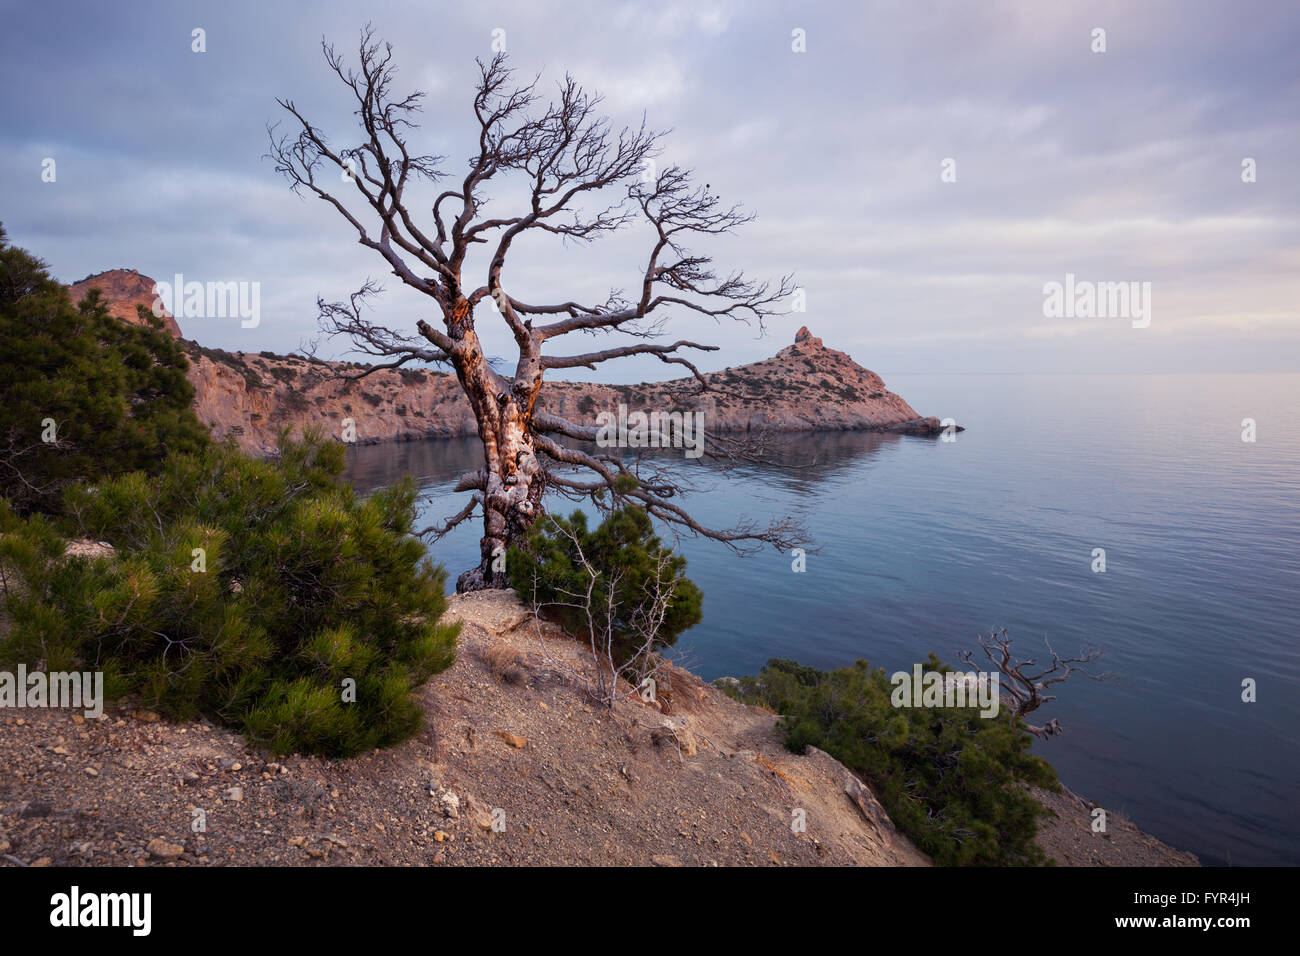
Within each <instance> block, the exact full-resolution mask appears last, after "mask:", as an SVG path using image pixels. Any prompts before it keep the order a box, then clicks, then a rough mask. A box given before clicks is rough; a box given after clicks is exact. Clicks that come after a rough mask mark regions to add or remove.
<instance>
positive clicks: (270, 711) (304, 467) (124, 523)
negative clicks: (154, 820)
mask: <svg viewBox="0 0 1300 956" xmlns="http://www.w3.org/2000/svg"><path fill="white" fill-rule="evenodd" d="M342 468H343V449H342V446H341V445H338V444H337V443H334V442H330V441H328V440H325V439H323V438H322V437H321V436H319V435H316V434H313V435H309V436H307V438H306V439H305V440H304V441H301V442H289V441H288V440H287V439H282V441H281V445H280V455H279V457H278V459H276V460H273V461H263V460H258V459H253V458H250V457H248V456H245V455H243V454H241V453H240V452H238V451H237V450H235V449H234V448H233V447H231V446H228V445H220V446H216V445H214V446H211V447H209V448H207V449H206V450H205V451H203V452H201V453H199V454H194V455H177V456H172V457H169V458H168V459H167V460H166V461H165V462H164V464H163V467H162V470H161V473H160V474H158V475H156V476H147V475H145V474H144V473H141V472H132V473H129V474H125V475H120V476H117V477H114V478H109V479H106V480H103V481H100V482H99V483H97V484H96V485H95V486H93V487H92V486H87V485H72V486H70V487H68V488H66V489H65V491H64V498H63V508H64V517H63V518H62V519H60V520H61V522H62V527H61V528H59V527H56V524H55V522H53V521H51V520H48V519H46V518H44V517H42V516H33V517H31V518H29V519H26V520H24V519H22V518H20V517H19V516H17V515H16V514H15V513H14V512H13V510H12V509H10V508H9V507H8V505H7V504H6V505H4V506H3V508H0V569H2V570H3V573H4V578H5V582H6V592H5V595H4V609H5V617H6V618H7V620H6V622H5V624H6V627H5V628H3V629H2V630H0V662H14V663H16V662H18V661H24V662H26V663H27V664H28V665H29V666H31V665H33V664H34V663H35V662H39V661H43V662H44V664H45V666H46V668H47V669H48V670H102V671H104V674H105V686H106V692H107V693H108V696H110V697H116V696H120V695H122V694H126V693H133V694H136V695H138V696H139V698H140V699H141V701H142V703H143V704H144V705H145V706H148V707H150V708H152V709H154V710H157V711H159V712H160V713H162V714H164V715H165V716H168V717H171V718H176V719H183V718H190V717H194V716H196V715H206V716H209V717H212V718H214V719H216V720H218V721H220V722H222V723H225V724H227V725H229V726H232V727H235V728H238V729H239V730H241V731H243V732H244V733H245V734H246V735H247V736H248V738H249V739H250V741H251V742H253V743H255V744H257V745H261V746H265V747H267V748H268V749H270V750H272V751H274V752H275V753H278V754H283V753H288V752H291V751H301V752H310V753H318V754H324V755H328V756H335V757H344V756H349V755H352V754H356V753H360V752H362V751H365V750H368V749H371V748H374V747H381V746H387V745H391V744H394V743H397V742H399V741H401V740H405V739H407V738H409V737H411V736H412V735H413V734H415V733H416V732H417V731H418V730H419V728H420V726H421V721H422V712H421V710H420V708H419V706H418V704H417V703H416V701H415V700H414V699H413V697H412V694H411V692H412V690H413V689H414V688H416V687H418V686H419V685H421V684H422V683H424V682H425V681H426V680H427V679H428V678H429V677H430V676H431V675H433V674H434V673H437V672H438V671H441V670H443V669H444V668H446V667H448V666H449V665H450V664H451V663H452V661H453V659H454V655H455V642H456V635H457V633H458V631H459V627H458V626H448V625H445V624H440V623H439V618H440V617H441V615H442V613H443V611H444V610H445V608H446V597H445V594H444V581H445V574H444V572H443V570H442V569H441V568H438V567H435V566H433V565H432V564H431V563H430V562H429V560H428V559H427V558H426V557H425V554H424V546H423V544H422V543H421V542H420V541H419V539H418V538H415V537H413V536H412V535H411V533H410V532H411V529H412V523H413V521H414V515H415V498H416V489H415V486H414V484H413V483H412V482H411V481H410V480H409V479H408V480H406V481H403V482H401V483H399V484H398V485H396V486H393V487H391V488H388V489H385V490H382V491H379V492H377V493H375V494H374V495H373V496H371V497H370V498H368V499H366V500H364V501H362V500H359V499H358V498H357V496H356V495H355V493H354V492H353V490H352V489H351V488H350V487H349V486H348V485H346V484H345V483H343V482H342V481H341V480H340V477H339V476H340V474H341V472H342ZM60 530H62V531H63V532H65V533H69V534H75V535H76V536H78V537H89V538H93V539H95V540H102V541H106V542H108V543H109V544H111V545H113V548H114V553H113V554H112V555H109V556H103V557H99V558H96V559H93V560H91V559H87V558H81V557H69V558H65V557H64V556H63V549H64V536H63V535H61V534H60V533H59V532H60ZM196 549H201V551H200V550H196Z"/></svg>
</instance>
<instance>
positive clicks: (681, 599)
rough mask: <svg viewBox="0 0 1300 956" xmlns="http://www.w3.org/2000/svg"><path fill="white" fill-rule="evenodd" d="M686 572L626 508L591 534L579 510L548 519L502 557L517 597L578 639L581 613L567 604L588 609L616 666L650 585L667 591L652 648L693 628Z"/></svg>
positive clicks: (696, 596)
mask: <svg viewBox="0 0 1300 956" xmlns="http://www.w3.org/2000/svg"><path fill="white" fill-rule="evenodd" d="M584 559H585V564H586V567H584ZM587 568H590V569H591V572H594V580H593V575H592V573H589V571H588V570H587ZM685 570H686V559H685V558H683V557H681V556H680V555H674V554H671V549H668V548H665V547H664V546H663V544H662V543H661V542H660V540H659V538H658V537H657V536H656V535H655V534H654V528H653V525H652V523H651V521H650V516H649V515H647V514H646V512H645V510H644V509H642V508H638V507H635V506H631V505H629V506H626V507H623V508H619V509H617V510H615V511H611V512H610V513H609V514H608V515H607V516H606V517H605V520H604V521H602V522H601V524H600V527H598V528H597V529H595V530H594V531H592V530H589V529H588V528H587V516H586V515H585V514H583V512H581V511H575V512H574V513H573V515H572V516H570V517H569V518H562V517H556V516H554V515H547V516H546V517H544V518H542V520H540V521H538V522H536V523H535V524H534V525H533V527H532V528H531V529H530V532H529V535H528V538H527V539H526V541H525V543H524V544H523V546H516V547H512V548H511V549H510V551H509V553H508V554H507V555H506V575H507V577H508V578H509V580H510V585H511V587H513V588H514V589H515V591H516V592H517V593H518V594H519V596H520V598H521V599H522V600H523V601H524V602H525V603H529V604H534V603H535V604H537V605H539V606H540V607H541V608H542V609H543V610H545V611H546V612H547V614H548V616H550V617H552V618H553V619H555V620H558V621H559V622H560V623H562V624H563V625H564V626H565V627H566V628H568V629H569V630H571V631H574V632H576V633H578V634H579V635H581V636H583V637H584V638H585V637H587V636H589V635H587V634H586V633H585V632H586V631H587V629H588V626H587V618H586V613H585V610H584V609H583V608H582V607H574V606H572V605H574V604H575V603H577V604H581V605H584V606H590V608H591V611H592V616H593V619H594V623H595V627H596V629H597V631H598V633H600V634H609V635H610V644H611V649H612V651H613V654H614V659H615V662H616V663H617V664H622V663H624V662H625V661H626V660H628V659H629V658H630V657H631V656H632V655H633V654H635V653H636V652H637V651H638V649H639V648H640V644H641V628H639V627H638V618H639V616H640V615H644V614H645V613H646V612H647V611H648V610H650V604H651V602H652V598H651V597H650V595H651V594H652V593H653V591H654V590H655V589H656V587H658V588H659V589H660V590H661V591H663V592H667V593H669V594H670V598H669V600H668V604H667V608H666V610H665V612H664V613H663V618H662V621H661V622H660V624H659V627H658V628H657V632H656V635H655V641H654V644H655V646H656V647H658V648H663V647H668V646H670V645H671V644H672V643H673V642H674V641H676V640H677V636H678V635H679V634H680V633H681V632H682V631H684V630H686V629H687V628H689V627H692V626H694V625H695V624H697V623H699V620H700V614H701V604H702V602H703V600H704V597H703V595H702V594H701V593H700V589H699V588H698V587H696V586H695V584H694V582H692V581H690V580H689V579H688V578H686V577H685V576H684V572H685ZM589 586H590V588H591V599H590V601H589V602H588V599H587V594H588V587H589Z"/></svg>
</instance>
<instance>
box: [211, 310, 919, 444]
mask: <svg viewBox="0 0 1300 956" xmlns="http://www.w3.org/2000/svg"><path fill="white" fill-rule="evenodd" d="M190 353H191V361H192V366H193V367H192V369H191V371H190V379H191V380H192V381H193V383H194V385H195V388H196V389H197V391H198V400H197V411H198V414H199V417H200V418H201V419H202V420H203V421H205V422H207V423H208V424H209V425H211V426H212V429H213V433H214V434H215V435H216V436H217V437H219V438H220V437H224V436H225V435H227V434H232V435H234V436H235V438H236V440H237V441H238V443H239V444H240V446H241V447H243V448H244V449H245V450H248V451H252V452H259V453H260V452H266V451H269V450H270V449H272V448H274V446H275V436H276V433H277V432H278V431H279V429H280V428H281V427H283V426H284V425H288V426H290V427H291V428H292V429H294V430H295V431H300V430H301V429H302V428H304V427H307V426H313V425H314V426H318V427H320V428H323V429H324V430H325V431H326V432H327V433H330V434H340V433H341V430H342V428H343V422H344V420H345V419H349V418H350V419H352V422H353V424H354V427H355V430H356V440H357V442H358V443H362V444H369V443H374V442H382V441H410V440H414V439H419V438H452V437H458V436H464V435H474V434H476V433H477V426H476V424H475V422H474V417H473V415H472V414H471V412H470V408H469V404H468V403H467V402H466V401H465V399H464V397H463V396H462V394H461V392H460V386H459V384H458V383H457V382H456V380H455V378H454V377H453V376H451V375H450V374H447V373H445V372H432V371H423V370H419V369H401V370H397V371H393V370H387V369H386V370H382V371H377V372H373V373H371V374H370V375H368V376H367V377H366V378H364V379H361V380H359V381H348V380H346V379H343V378H341V377H340V376H341V375H355V374H357V373H358V372H361V371H363V370H364V369H365V366H362V365H349V364H347V363H338V362H321V361H310V360H306V359H301V358H296V357H290V356H280V355H273V354H271V353H269V352H263V353H259V354H257V355H252V354H246V353H236V354H231V353H226V352H220V351H217V350H213V349H204V348H200V347H199V346H195V345H191V347H190ZM704 378H705V379H706V381H707V382H708V383H709V389H708V390H707V391H704V392H701V391H700V384H699V382H698V381H696V380H695V379H694V378H690V377H688V378H681V379H676V380H673V381H668V382H654V383H646V384H640V385H596V384H580V383H576V382H547V383H546V385H545V386H544V387H543V390H542V395H541V399H540V400H539V402H538V408H539V409H542V410H546V411H552V412H556V413H558V414H561V415H563V416H565V417H566V418H569V419H570V420H572V421H575V422H578V423H581V424H596V416H597V414H599V413H600V412H603V411H607V412H617V410H618V406H619V405H620V404H622V405H625V406H626V407H627V409H628V410H629V411H637V410H641V411H693V412H702V413H703V414H704V422H705V428H706V429H708V430H710V431H714V432H737V431H782V432H795V431H815V430H822V431H846V430H853V429H872V430H884V429H890V430H902V431H910V432H915V433H918V434H934V433H936V432H937V431H938V429H939V422H938V420H937V419H933V418H930V419H925V418H922V417H921V416H920V415H918V414H917V413H916V411H915V410H914V409H913V408H912V406H911V405H909V404H908V403H907V402H905V401H904V400H903V399H902V398H901V397H899V396H898V395H895V394H894V393H893V392H891V391H889V390H888V389H886V388H885V383H884V382H883V381H881V379H880V376H878V375H876V373H875V372H871V371H869V370H867V369H865V368H863V367H862V366H860V365H858V364H857V363H856V362H854V361H853V359H851V358H850V357H849V356H848V355H846V354H844V353H843V352H837V351H835V350H834V349H829V348H827V347H826V346H825V345H823V344H822V341H821V339H818V338H814V337H813V336H812V335H811V334H809V333H808V330H807V329H802V330H800V333H799V336H798V337H797V338H796V340H795V342H794V344H793V345H789V346H787V347H785V348H783V349H781V350H780V351H779V352H777V354H776V355H774V356H773V357H772V358H770V359H764V360H763V361H761V362H754V363H752V364H749V365H741V366H737V367H736V368H729V369H723V370H722V371H719V372H711V373H709V374H707V375H705V376H704Z"/></svg>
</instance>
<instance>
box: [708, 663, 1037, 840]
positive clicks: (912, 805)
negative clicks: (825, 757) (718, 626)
mask: <svg viewBox="0 0 1300 956" xmlns="http://www.w3.org/2000/svg"><path fill="white" fill-rule="evenodd" d="M923 668H924V670H925V671H932V670H933V671H940V672H947V671H949V670H951V668H948V667H946V666H945V665H943V664H942V663H941V662H940V661H939V660H938V659H937V658H935V656H934V655H933V654H931V655H930V658H929V661H928V662H927V663H926V664H924V665H923ZM723 689H724V690H726V691H727V692H728V693H730V694H731V695H732V696H735V697H737V698H739V699H741V700H744V701H746V702H747V703H751V704H763V705H765V706H767V707H770V708H771V709H773V710H775V711H776V712H777V713H779V714H781V715H782V721H781V726H782V730H783V732H784V734H785V743H786V746H787V747H788V748H789V749H790V750H792V751H794V752H796V753H802V752H803V751H804V748H805V747H807V746H809V745H812V746H814V747H818V748H820V749H821V750H824V751H826V752H827V753H829V754H830V755H831V756H833V757H835V758H836V759H837V760H839V761H840V762H841V763H843V764H844V765H845V766H847V767H849V768H850V769H851V770H853V771H854V772H855V773H858V774H860V775H862V777H863V778H864V779H866V780H867V781H869V782H870V783H871V784H872V787H873V789H874V790H875V792H876V793H877V794H878V795H879V797H880V801H881V804H882V805H883V806H884V808H885V810H886V811H887V812H888V813H889V816H890V819H892V820H893V821H894V823H895V825H897V826H898V828H899V829H900V830H901V831H902V832H903V833H905V834H906V835H907V836H908V838H909V839H911V840H912V842H913V843H914V844H916V846H917V847H919V848H920V849H921V850H923V851H924V852H926V853H928V854H929V855H930V856H931V857H932V858H933V860H934V862H935V863H937V864H940V865H944V866H968V865H975V866H990V865H999V866H1006V865H1035V864H1042V863H1044V862H1045V859H1044V855H1043V852H1042V850H1041V849H1039V847H1038V845H1037V844H1036V843H1035V842H1034V835H1035V833H1036V832H1037V822H1036V818H1037V817H1038V816H1039V815H1041V814H1042V813H1044V812H1045V811H1044V810H1043V808H1042V806H1041V804H1039V803H1038V801H1037V800H1035V799H1034V798H1033V797H1032V796H1031V795H1030V794H1029V793H1028V792H1027V790H1026V789H1025V786H1024V785H1025V784H1033V785H1036V786H1039V787H1043V788H1046V789H1049V790H1055V789H1058V788H1059V786H1060V785H1059V783H1058V782H1057V780H1056V774H1055V772H1054V771H1053V770H1052V768H1051V766H1050V765H1048V764H1047V762H1046V761H1044V760H1042V759H1041V758H1039V757H1036V756H1034V755H1033V754H1032V753H1030V745H1031V743H1032V737H1031V736H1030V734H1029V733H1028V732H1027V731H1025V730H1024V729H1023V727H1021V726H1020V724H1019V721H1018V719H1017V718H1014V717H1012V716H1010V714H1009V713H1007V712H1006V711H1005V710H1004V711H1002V712H1001V713H1000V714H999V715H998V716H996V717H991V718H983V717H981V716H980V715H979V712H978V710H976V709H975V708H970V707H967V708H956V707H954V708H924V707H894V706H893V704H892V703H891V702H890V694H891V692H892V690H893V685H891V684H890V682H889V679H888V677H887V676H886V674H885V671H884V670H883V669H882V668H877V669H875V670H873V669H872V668H871V666H870V665H869V664H868V663H867V662H866V661H858V662H857V663H856V664H854V665H853V666H852V667H844V668H840V669H839V670H833V671H828V672H823V671H817V670H815V669H813V668H810V667H805V666H803V665H800V664H796V663H795V662H793V661H789V660H771V661H768V663H767V665H766V666H765V667H764V668H763V669H762V671H760V672H759V674H758V676H757V677H744V678H741V679H740V681H739V685H738V686H736V687H732V688H726V687H724V688H723Z"/></svg>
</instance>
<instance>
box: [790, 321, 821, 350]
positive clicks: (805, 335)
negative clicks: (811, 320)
mask: <svg viewBox="0 0 1300 956" xmlns="http://www.w3.org/2000/svg"><path fill="white" fill-rule="evenodd" d="M804 342H807V343H808V344H809V345H817V346H820V345H821V344H822V340H821V339H819V338H816V337H815V336H814V335H813V334H812V333H811V332H809V331H808V326H806V325H801V326H799V331H798V332H796V333H795V336H794V344H795V345H801V344H803V343H804Z"/></svg>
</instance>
